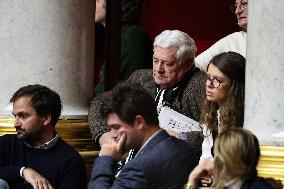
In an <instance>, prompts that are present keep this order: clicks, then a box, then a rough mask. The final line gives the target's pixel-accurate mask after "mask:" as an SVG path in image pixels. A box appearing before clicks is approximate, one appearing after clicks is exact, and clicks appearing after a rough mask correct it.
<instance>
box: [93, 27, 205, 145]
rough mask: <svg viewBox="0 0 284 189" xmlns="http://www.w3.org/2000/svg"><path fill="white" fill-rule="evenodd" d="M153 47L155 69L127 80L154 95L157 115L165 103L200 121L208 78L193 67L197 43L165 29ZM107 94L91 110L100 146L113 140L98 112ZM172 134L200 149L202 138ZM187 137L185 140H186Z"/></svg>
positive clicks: (96, 100) (182, 33) (137, 72)
mask: <svg viewBox="0 0 284 189" xmlns="http://www.w3.org/2000/svg"><path fill="white" fill-rule="evenodd" d="M153 46H154V48H153V51H154V54H153V70H152V69H142V70H137V71H135V72H134V73H133V74H132V75H131V76H130V78H129V79H128V81H129V82H131V83H138V84H140V85H142V86H143V88H145V89H146V90H147V91H148V92H149V93H150V94H151V95H152V97H153V98H154V99H155V102H156V105H157V111H158V113H159V112H160V110H161V107H162V106H163V105H164V104H165V103H166V104H169V105H170V106H171V108H172V109H174V110H175V111H178V112H179V113H182V114H184V115H186V116H188V117H189V118H191V119H193V120H195V121H199V117H200V112H201V111H200V109H201V104H202V101H203V99H204V97H205V87H204V86H205V80H206V77H205V76H206V75H205V74H204V73H202V72H201V71H200V70H199V69H198V68H197V67H195V65H194V58H195V52H196V45H195V42H194V40H193V39H192V38H191V37H190V36H189V35H188V34H186V33H184V32H181V31H178V30H165V31H163V32H162V33H161V34H159V35H158V36H157V37H156V38H155V41H154V44H153ZM107 93H108V92H106V93H104V94H102V95H99V96H95V97H94V99H93V101H92V102H91V106H90V110H89V127H90V130H91V133H92V136H93V140H94V141H95V142H99V144H100V145H102V144H104V143H105V142H107V141H110V140H111V138H110V136H109V128H108V127H107V125H106V123H105V121H104V120H103V119H102V118H101V117H100V115H99V110H98V109H99V107H100V103H101V102H102V101H103V100H104V98H105V95H108V94H107ZM145 106H147V104H145ZM169 133H170V134H172V135H174V136H176V137H177V138H182V139H185V140H189V141H190V142H191V143H192V144H193V145H195V144H196V148H200V149H201V146H200V145H201V143H202V139H200V138H198V137H197V138H198V140H197V139H196V137H192V138H188V137H189V136H190V135H188V134H187V135H181V134H182V133H176V132H172V131H169ZM184 136H186V137H185V138H183V137H184ZM194 136H196V135H194Z"/></svg>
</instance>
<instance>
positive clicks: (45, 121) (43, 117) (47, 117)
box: [42, 114, 51, 126]
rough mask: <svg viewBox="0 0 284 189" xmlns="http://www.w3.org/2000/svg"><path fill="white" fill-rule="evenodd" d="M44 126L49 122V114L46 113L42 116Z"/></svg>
mask: <svg viewBox="0 0 284 189" xmlns="http://www.w3.org/2000/svg"><path fill="white" fill-rule="evenodd" d="M42 119H43V124H44V126H47V125H49V124H50V122H51V114H46V115H44V116H42Z"/></svg>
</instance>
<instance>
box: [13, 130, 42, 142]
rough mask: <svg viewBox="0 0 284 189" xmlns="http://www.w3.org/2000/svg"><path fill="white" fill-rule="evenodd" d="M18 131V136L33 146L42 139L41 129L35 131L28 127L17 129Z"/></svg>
mask: <svg viewBox="0 0 284 189" xmlns="http://www.w3.org/2000/svg"><path fill="white" fill-rule="evenodd" d="M16 132H17V138H18V139H19V140H21V141H24V142H26V143H28V144H29V145H31V146H33V145H34V144H36V143H37V142H38V141H40V138H41V134H40V133H41V131H40V130H38V131H34V132H29V131H27V130H26V129H21V128H19V129H16Z"/></svg>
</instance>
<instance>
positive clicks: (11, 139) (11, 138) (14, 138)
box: [0, 134, 20, 143]
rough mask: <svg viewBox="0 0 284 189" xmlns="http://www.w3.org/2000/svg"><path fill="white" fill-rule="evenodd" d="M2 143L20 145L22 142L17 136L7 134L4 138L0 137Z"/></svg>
mask: <svg viewBox="0 0 284 189" xmlns="http://www.w3.org/2000/svg"><path fill="white" fill-rule="evenodd" d="M0 141H1V142H7V143H18V142H20V141H19V140H18V139H17V136H16V135H15V134H6V135H3V136H0Z"/></svg>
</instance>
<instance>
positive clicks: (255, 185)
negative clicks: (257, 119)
mask: <svg viewBox="0 0 284 189" xmlns="http://www.w3.org/2000/svg"><path fill="white" fill-rule="evenodd" d="M214 154H215V156H214V161H213V160H204V161H202V162H201V163H200V164H199V165H198V166H197V167H196V168H195V169H194V170H193V171H192V172H191V173H190V176H189V179H188V184H187V188H190V189H194V188H197V185H198V182H199V181H200V179H201V178H202V177H203V176H208V175H209V176H212V177H213V179H214V184H213V188H215V189H223V188H227V189H276V188H282V184H281V182H278V181H275V180H274V179H264V178H261V177H258V175H257V164H258V161H259V157H260V148H259V143H258V140H257V138H256V136H255V135H254V134H253V133H251V132H250V131H248V130H246V129H241V128H231V129H227V130H226V131H224V132H222V133H220V134H219V136H218V137H217V138H216V141H215V144H214Z"/></svg>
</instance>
